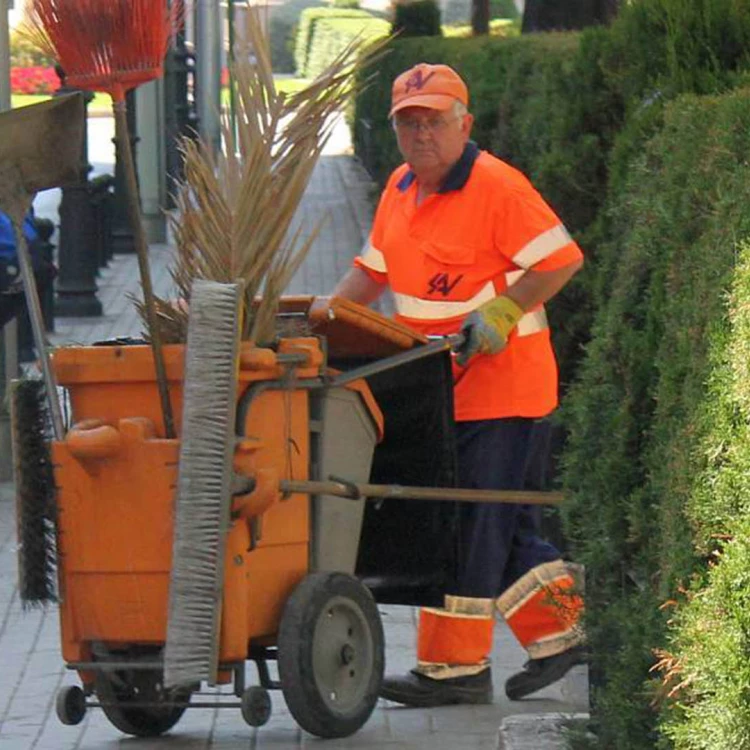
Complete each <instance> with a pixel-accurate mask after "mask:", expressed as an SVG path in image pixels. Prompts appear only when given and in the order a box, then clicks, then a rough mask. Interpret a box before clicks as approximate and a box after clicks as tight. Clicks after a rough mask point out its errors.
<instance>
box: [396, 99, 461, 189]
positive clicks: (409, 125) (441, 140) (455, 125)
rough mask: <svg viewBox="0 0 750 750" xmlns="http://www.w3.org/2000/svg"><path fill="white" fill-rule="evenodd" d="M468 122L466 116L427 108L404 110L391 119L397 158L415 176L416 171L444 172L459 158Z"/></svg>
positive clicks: (408, 108)
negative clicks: (400, 156)
mask: <svg viewBox="0 0 750 750" xmlns="http://www.w3.org/2000/svg"><path fill="white" fill-rule="evenodd" d="M472 122H473V117H472V116H471V115H469V114H466V115H456V114H455V112H454V111H453V109H448V110H438V109H428V108H427V107H405V108H404V109H401V110H399V111H398V112H396V114H395V115H394V116H393V127H394V130H395V131H396V139H397V140H398V147H399V150H400V151H401V155H402V156H403V157H404V159H405V160H406V161H407V162H408V163H409V166H411V168H412V169H413V170H414V171H415V172H416V173H417V175H419V173H420V171H422V172H424V171H431V172H432V171H436V172H439V171H445V172H447V171H448V170H449V169H450V168H451V167H452V166H453V165H454V164H455V163H456V162H457V161H458V159H459V158H460V157H461V154H462V153H463V150H464V146H465V145H466V142H467V141H468V140H469V134H470V133H471V125H472Z"/></svg>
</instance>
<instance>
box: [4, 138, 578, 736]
mask: <svg viewBox="0 0 750 750" xmlns="http://www.w3.org/2000/svg"><path fill="white" fill-rule="evenodd" d="M347 150H348V149H347V135H346V132H345V131H342V130H340V129H339V130H337V137H336V138H335V139H334V140H333V142H332V143H331V144H330V145H329V148H328V150H327V152H326V154H325V155H324V156H323V157H322V159H321V161H320V163H319V165H318V167H317V168H316V171H315V173H314V175H313V179H312V182H311V184H310V187H309V189H308V191H307V193H306V195H305V199H304V203H303V205H302V208H301V217H302V218H303V219H304V220H309V221H311V220H314V219H317V218H319V217H321V216H328V217H329V219H328V220H327V221H326V223H325V225H324V227H323V229H322V231H321V234H320V236H319V237H318V239H317V241H316V242H315V244H314V245H313V248H312V250H311V253H310V255H309V257H308V259H307V260H306V262H305V264H304V265H303V267H302V268H301V269H300V271H299V272H298V274H297V276H296V277H295V279H294V280H293V282H292V284H291V285H290V288H289V290H288V291H289V293H294V294H303V293H305V294H308V293H309V294H316V293H326V292H328V291H330V289H331V288H332V286H333V284H334V283H335V281H336V279H337V278H339V277H340V275H341V274H342V273H343V272H344V271H345V270H346V268H347V267H348V266H349V263H350V262H351V258H352V257H353V255H355V254H356V253H357V252H358V251H359V249H360V247H361V244H362V242H363V240H364V238H365V236H366V234H367V231H368V227H369V222H370V221H371V217H372V202H371V200H370V197H371V195H372V190H373V187H372V185H371V184H370V182H369V180H368V179H367V175H366V174H365V172H364V170H363V169H362V168H361V166H360V165H359V164H358V163H357V162H356V161H355V160H354V159H353V158H352V157H351V155H350V154H349V153H347ZM171 253H172V251H171V249H170V248H169V247H168V246H166V245H161V246H154V247H152V249H151V264H152V269H153V276H154V284H155V288H156V290H157V292H159V293H162V294H168V293H169V292H170V289H169V286H170V278H169V274H168V265H169V261H170V258H171ZM137 293H138V273H137V264H136V260H135V258H134V257H132V256H118V257H116V258H115V259H114V260H113V261H112V263H111V264H110V266H109V267H108V268H106V269H104V270H103V271H102V274H101V277H100V279H99V297H100V299H101V301H102V304H103V307H104V315H103V316H102V317H101V318H94V319H72V318H68V319H58V320H57V321H56V323H57V325H56V333H55V334H54V337H53V342H54V343H56V344H61V343H90V342H92V341H95V340H99V339H105V338H110V337H112V336H119V335H133V334H136V335H137V334H138V332H139V331H140V322H139V320H138V318H137V316H136V313H135V311H134V309H133V305H132V302H131V301H130V299H129V295H130V294H137ZM380 610H381V615H382V619H383V623H384V628H385V634H386V646H387V651H386V659H387V671H389V672H403V671H406V670H408V669H409V668H410V667H411V666H412V665H413V658H414V644H415V633H416V628H415V625H416V611H415V610H414V609H412V608H410V607H396V606H383V607H381V608H380ZM495 635H496V638H495V647H494V650H493V654H492V661H493V674H494V679H495V703H494V704H493V705H490V706H471V707H467V706H456V707H450V708H441V709H425V710H421V709H420V710H417V709H406V708H403V707H400V706H397V705H394V704H390V703H388V702H387V701H383V700H381V701H380V702H379V703H378V706H377V708H376V710H375V712H374V713H373V715H372V717H371V719H370V720H369V722H368V723H367V724H366V725H365V726H364V728H363V729H362V730H361V731H360V732H358V733H357V734H355V735H354V736H352V737H348V738H345V739H341V740H329V741H321V740H318V739H316V738H313V737H311V736H310V735H307V734H306V733H305V732H303V731H301V730H300V729H299V728H298V727H297V725H296V723H295V722H294V720H293V719H292V717H291V715H290V714H289V712H288V710H287V708H286V706H285V704H284V700H283V697H282V696H281V694H280V693H274V694H273V716H272V718H271V721H270V722H269V723H268V724H267V725H266V726H264V727H262V728H260V729H251V728H250V727H248V726H247V725H246V724H245V723H244V722H243V720H242V718H241V715H240V712H239V710H238V709H222V710H219V709H215V708H208V709H195V710H190V711H188V712H187V713H186V714H185V717H183V719H182V720H181V721H180V722H179V723H178V724H177V726H176V727H175V728H174V729H173V730H172V732H171V733H170V734H169V735H168V736H166V737H164V738H161V739H157V740H139V739H133V738H126V737H125V735H122V734H121V733H120V732H119V731H118V730H116V729H115V728H114V727H113V726H111V725H110V724H109V723H108V721H107V720H106V719H105V717H104V716H103V714H102V712H101V711H100V710H98V709H93V710H91V711H89V712H88V713H87V716H86V718H85V720H84V722H83V723H82V724H80V725H79V726H76V727H66V726H63V725H62V724H60V723H59V721H58V720H57V718H56V716H55V711H54V700H55V694H56V691H57V690H58V688H59V687H60V686H62V685H66V684H75V682H76V676H75V675H74V674H71V673H69V672H66V671H65V669H64V667H63V664H62V660H61V657H60V648H59V627H58V613H57V609H56V608H55V607H49V608H47V609H46V610H45V609H33V610H29V611H24V610H23V609H22V607H21V603H20V601H19V597H18V587H17V564H16V540H15V512H14V504H13V488H12V486H10V485H7V484H6V485H0V750H95V749H96V750H100V749H103V750H114V748H131V749H133V750H136V749H138V750H155V749H156V748H159V749H163V748H179V749H180V750H182V749H185V750H187V749H195V750H197V749H198V748H200V749H201V750H204V749H211V750H224V749H229V748H233V749H234V748H253V749H256V748H259V749H260V748H311V747H318V748H331V749H332V750H333V749H334V748H357V749H364V750H375V748H396V747H402V748H415V749H421V748H424V749H425V750H427V749H428V748H429V750H464V749H466V750H474V749H479V748H481V749H490V748H499V749H501V750H557V749H558V748H560V747H561V745H560V737H559V732H557V731H556V730H555V728H556V726H557V724H559V719H560V717H564V716H572V715H574V714H579V713H581V712H585V711H587V708H588V704H587V677H586V670H585V669H584V668H583V667H578V668H576V669H574V670H572V671H571V673H570V674H569V676H568V677H567V678H566V679H565V680H563V681H561V682H560V683H558V684H556V685H554V686H552V687H550V688H547V689H546V690H544V691H541V692H540V693H538V694H537V695H536V696H534V697H533V698H530V699H527V700H524V701H519V702H510V701H508V700H507V699H506V698H505V696H504V694H503V692H502V688H503V684H504V681H505V679H506V678H507V677H508V676H509V675H510V674H511V673H513V672H514V671H516V670H517V669H518V668H520V666H521V665H522V663H523V660H524V654H523V652H522V650H521V649H520V648H519V646H518V645H517V643H516V642H515V640H514V639H513V637H512V635H511V634H510V632H509V631H508V629H507V628H506V627H505V625H504V624H503V623H498V624H497V626H496V629H495ZM248 678H249V681H252V680H253V679H254V671H253V670H252V669H250V670H249V674H248ZM226 697H229V696H226ZM508 717H512V718H508ZM505 719H508V721H504V720H505ZM501 725H502V729H501ZM543 726H546V727H547V728H549V729H550V732H547V733H546V736H545V733H544V732H542V731H540V730H541V728H542V727H543ZM533 729H536V730H537V731H530V730H533ZM529 738H530V739H529Z"/></svg>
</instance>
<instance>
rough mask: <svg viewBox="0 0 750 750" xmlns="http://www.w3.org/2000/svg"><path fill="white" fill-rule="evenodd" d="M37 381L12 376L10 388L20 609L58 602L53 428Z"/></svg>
mask: <svg viewBox="0 0 750 750" xmlns="http://www.w3.org/2000/svg"><path fill="white" fill-rule="evenodd" d="M45 394H46V389H45V387H44V383H43V382H42V381H41V380H31V379H25V380H16V381H14V382H13V384H12V387H11V391H10V416H11V435H12V446H13V467H14V481H15V489H16V531H17V535H18V588H19V594H20V597H21V601H22V602H23V606H24V607H33V606H43V605H46V604H47V603H49V602H55V601H57V595H56V575H57V565H56V561H57V557H56V547H55V520H56V506H55V478H54V475H53V471H52V460H51V457H50V440H51V438H52V435H51V433H52V427H51V423H50V419H49V412H48V409H47V405H46V404H47V402H46V396H45Z"/></svg>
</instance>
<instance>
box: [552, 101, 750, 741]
mask: <svg viewBox="0 0 750 750" xmlns="http://www.w3.org/2000/svg"><path fill="white" fill-rule="evenodd" d="M749 116H750V94H748V92H739V93H736V94H733V95H727V96H726V97H721V98H718V99H715V98H705V99H699V98H696V97H685V98H682V99H678V100H677V101H676V102H675V103H673V104H670V105H668V106H667V108H666V111H665V118H664V119H665V123H664V127H663V128H662V129H661V130H660V131H659V133H658V134H657V135H656V136H654V138H652V139H651V140H650V141H649V142H648V143H647V144H646V146H645V149H644V151H643V153H642V155H641V156H640V157H639V158H638V159H637V160H636V161H635V162H634V163H632V164H631V169H630V170H629V173H628V177H627V180H626V183H625V185H624V187H623V189H622V192H621V194H620V195H619V196H618V197H617V200H616V201H614V202H613V204H612V206H611V207H610V208H609V209H608V215H609V217H610V222H611V230H612V232H613V234H614V235H615V239H613V241H612V244H611V246H610V247H609V248H607V250H606V251H605V254H606V255H607V256H609V257H602V258H601V263H602V268H606V269H607V271H606V274H607V279H606V280H605V282H604V283H605V285H606V291H605V293H604V295H603V298H604V299H605V300H606V301H605V302H604V304H602V305H601V306H600V307H599V308H598V310H597V313H596V316H595V320H594V325H593V331H592V333H593V337H592V341H591V343H590V344H589V346H588V348H587V352H586V357H585V360H584V362H583V364H582V366H581V368H580V370H579V372H578V377H577V382H576V383H575V385H574V386H573V387H572V389H571V390H570V392H569V393H568V397H567V399H566V402H565V404H564V407H563V418H564V421H565V423H566V426H567V427H568V429H569V430H570V438H569V441H568V444H567V447H566V450H565V454H564V467H565V469H564V474H563V479H564V488H565V493H566V496H567V499H568V502H567V503H566V504H565V506H564V508H563V514H564V517H565V521H566V523H565V528H566V530H567V532H568V537H569V539H570V542H571V545H572V548H573V549H574V550H575V556H576V559H577V560H578V561H579V562H582V563H583V564H584V565H586V569H587V606H588V614H587V631H588V634H589V638H590V641H591V643H592V650H593V653H594V664H593V668H592V677H593V682H594V685H595V688H594V690H595V692H594V695H595V700H596V704H597V709H598V713H599V718H600V726H599V741H600V743H601V746H602V747H607V748H612V749H613V750H615V749H618V748H622V750H639V749H640V748H644V750H645V748H653V747H654V746H655V745H654V742H655V739H656V719H657V716H656V712H655V711H654V709H653V708H652V706H651V702H652V699H654V698H655V697H657V696H658V690H657V685H656V684H654V681H653V680H652V683H651V685H650V687H649V685H648V681H649V669H650V668H651V667H652V666H653V664H654V655H653V649H655V648H663V647H664V645H665V629H666V623H667V619H668V617H669V616H670V615H671V614H672V612H670V611H661V609H660V608H661V605H662V604H664V602H666V601H668V600H670V599H672V597H674V596H675V595H676V592H677V590H678V586H680V585H684V584H686V583H687V581H688V578H689V576H690V575H691V574H692V573H693V571H694V570H695V569H696V566H697V565H698V563H699V562H700V558H699V557H698V556H696V553H695V551H694V547H693V544H692V525H691V523H690V519H689V517H688V516H687V515H686V513H685V508H686V507H687V505H688V501H689V498H690V496H691V492H692V489H693V481H694V476H695V474H696V472H697V471H699V470H700V468H701V465H702V464H705V455H701V453H700V450H699V446H700V439H701V433H702V427H701V420H700V418H699V414H700V410H701V409H702V408H705V405H706V404H707V399H710V396H709V394H708V392H707V390H706V382H707V381H708V379H709V377H710V374H711V360H710V357H709V344H710V343H711V341H712V340H713V339H714V337H715V335H716V330H717V327H720V326H721V325H722V319H723V316H724V315H725V291H726V290H727V289H728V288H729V285H730V283H731V281H732V276H733V272H734V265H735V261H736V241H737V240H738V239H740V238H743V237H750V213H748V212H747V209H746V207H747V205H748V204H749V202H750V180H748V179H747V168H746V166H745V165H744V164H743V161H744V159H745V158H746V156H743V155H746V154H747V153H748V149H750V132H749V131H748V128H747V127H746V122H747V118H748V117H749ZM726 746H728V745H726ZM696 747H698V746H696ZM700 747H717V748H718V747H725V745H721V744H719V745H710V744H709V745H700Z"/></svg>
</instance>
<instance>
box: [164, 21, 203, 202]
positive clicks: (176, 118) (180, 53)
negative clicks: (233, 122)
mask: <svg viewBox="0 0 750 750" xmlns="http://www.w3.org/2000/svg"><path fill="white" fill-rule="evenodd" d="M191 90H192V91H195V53H193V52H191V51H190V50H189V49H188V47H187V45H186V44H185V35H184V34H178V35H177V37H176V38H175V44H174V46H173V47H171V48H170V49H169V52H168V53H167V57H166V61H165V66H164V104H165V106H164V127H165V131H166V136H167V137H166V168H167V188H168V189H167V208H174V186H175V183H176V182H178V181H179V180H181V179H182V167H183V159H182V152H181V150H180V141H181V140H182V139H183V138H186V137H187V138H197V137H198V113H197V111H196V109H195V101H194V98H192V99H191V97H190V96H189V93H190V91H191Z"/></svg>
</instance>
